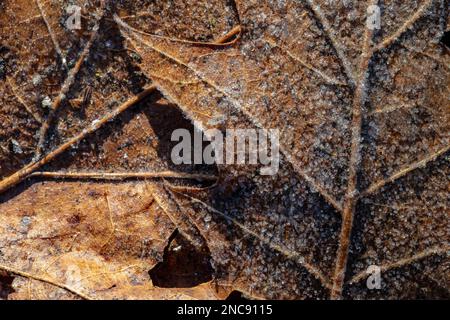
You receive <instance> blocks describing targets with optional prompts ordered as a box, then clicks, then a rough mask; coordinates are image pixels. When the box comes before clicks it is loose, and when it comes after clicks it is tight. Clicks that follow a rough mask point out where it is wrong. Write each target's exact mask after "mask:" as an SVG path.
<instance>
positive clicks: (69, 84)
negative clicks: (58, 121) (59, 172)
mask: <svg viewBox="0 0 450 320" xmlns="http://www.w3.org/2000/svg"><path fill="white" fill-rule="evenodd" d="M104 8H105V1H102V9H103V10H102V16H101V17H100V18H99V19H98V20H97V23H96V24H95V26H94V28H93V31H92V33H91V37H90V38H89V41H88V42H87V44H86V45H85V47H84V49H83V51H82V52H81V54H80V56H79V58H78V60H77V62H76V63H75V66H74V67H73V68H72V69H71V70H70V71H69V74H68V75H67V78H66V80H65V81H64V83H63V85H62V87H61V90H60V92H59V94H58V96H57V97H56V99H55V100H54V101H53V103H52V105H51V108H50V112H49V114H48V117H47V119H46V120H45V122H44V123H43V124H42V127H41V130H40V132H39V141H38V144H37V147H36V153H35V159H38V158H40V156H41V154H42V150H43V149H44V144H45V140H46V138H47V132H48V130H49V128H50V126H51V125H52V122H53V120H54V118H55V116H56V112H57V111H58V109H59V107H60V106H61V103H62V102H63V101H64V100H65V98H66V95H67V93H68V92H69V90H70V88H71V87H72V84H73V83H74V81H75V77H76V75H77V74H78V72H79V71H80V68H81V66H82V65H83V63H84V61H85V59H86V57H87V56H88V55H89V52H90V51H91V47H92V45H93V43H94V41H95V39H96V38H97V35H98V30H99V28H100V26H99V24H100V21H101V20H102V18H103V14H104V13H105V10H104Z"/></svg>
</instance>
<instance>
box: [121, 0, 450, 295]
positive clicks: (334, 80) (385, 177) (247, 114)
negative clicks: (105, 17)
mask: <svg viewBox="0 0 450 320" xmlns="http://www.w3.org/2000/svg"><path fill="white" fill-rule="evenodd" d="M370 4H371V5H377V4H378V3H377V2H375V1H374V2H373V3H369V4H367V3H358V4H350V3H348V2H339V4H336V3H333V4H331V3H330V2H327V1H313V0H309V1H263V2H261V1H258V2H256V1H236V7H237V11H238V15H239V21H240V24H241V25H240V27H241V29H242V33H241V34H240V35H239V37H238V38H237V39H234V40H233V41H230V42H229V43H227V44H215V43H212V42H203V43H199V42H197V41H192V40H184V39H174V38H170V37H167V36H161V35H159V34H158V35H156V34H150V33H145V32H143V31H141V30H142V29H144V28H143V27H142V23H140V22H139V20H137V21H133V22H130V23H131V24H132V25H133V26H134V27H133V26H130V25H129V24H127V23H126V22H124V21H123V20H121V19H120V18H119V17H118V16H117V17H116V21H117V23H118V24H119V25H120V28H121V31H122V34H123V35H124V36H125V37H126V38H127V39H128V40H129V41H130V43H131V44H132V45H133V46H134V47H135V49H136V50H137V51H138V52H139V53H140V55H141V56H142V58H143V59H142V63H141V68H142V69H143V70H144V71H145V73H146V74H147V75H148V76H149V77H151V78H152V80H153V81H154V83H155V84H156V85H157V86H158V88H159V90H160V91H161V92H162V93H163V94H164V96H165V97H166V98H167V99H169V100H170V101H172V102H173V103H175V104H177V105H179V106H180V108H181V109H182V110H183V111H184V112H185V113H186V115H187V117H188V118H190V119H191V120H192V122H193V123H194V124H195V125H196V126H197V128H199V129H201V130H206V129H208V128H219V129H222V130H225V129H230V128H255V127H259V128H264V129H270V128H278V129H279V130H280V136H281V137H280V149H281V153H282V159H281V168H280V171H279V172H278V174H277V175H275V176H272V177H267V176H261V175H259V173H258V170H257V169H258V168H255V167H254V166H253V167H251V166H244V167H242V166H241V167H237V166H234V167H233V166H222V167H220V168H219V170H220V176H221V177H220V178H221V179H220V182H219V183H218V184H217V186H215V187H213V188H209V189H206V190H203V191H201V192H195V193H188V192H186V191H184V192H180V191H178V190H177V189H175V191H174V194H175V195H176V197H177V198H178V202H179V204H180V205H181V206H182V208H184V210H186V212H187V213H188V214H189V216H190V217H191V219H192V220H193V221H194V222H195V224H196V225H197V226H198V228H199V229H200V231H201V233H202V234H203V236H204V237H205V239H206V240H207V242H208V246H209V248H210V250H211V253H212V256H213V259H214V268H215V270H216V273H217V276H218V277H219V278H221V279H222V280H223V282H224V283H225V284H228V285H230V284H231V285H232V286H233V287H234V288H236V289H237V290H241V291H242V292H245V293H248V294H250V295H253V296H256V297H265V298H325V297H330V296H331V297H332V298H340V297H346V298H362V297H364V298H368V297H382V298H391V299H394V298H402V297H403V298H405V297H419V296H425V297H430V298H431V297H444V296H448V286H447V285H444V286H442V284H440V283H439V282H437V281H434V280H432V279H433V273H434V272H437V271H436V270H440V272H443V273H444V274H445V275H446V276H444V277H447V278H448V271H442V270H443V269H440V268H441V265H442V264H443V263H445V261H447V258H446V255H447V252H448V250H449V246H448V240H449V233H448V211H447V208H448V197H447V196H446V195H447V193H448V146H449V141H448V132H449V131H448V129H449V127H448V115H449V113H448V97H449V91H448V90H449V89H448V88H449V86H448V84H449V79H450V77H449V60H448V54H446V51H445V50H446V49H445V48H444V47H443V45H442V44H440V42H439V41H440V39H441V37H442V36H443V33H444V31H445V29H446V26H445V25H444V24H443V23H442V21H443V20H445V14H446V13H445V5H443V4H442V2H441V1H414V2H410V3H408V5H404V4H401V3H397V2H392V3H386V4H384V3H383V4H380V5H381V6H382V15H381V26H382V27H381V29H380V30H371V28H369V27H368V25H367V15H368V10H367V9H368V5H370ZM138 29H141V30H138ZM220 120H222V121H220ZM422 167H426V169H421V168H422ZM169 189H172V190H174V189H173V188H169ZM371 265H375V266H378V267H380V269H381V271H382V277H383V281H382V287H381V290H380V291H377V290H369V289H368V288H367V287H366V286H365V285H363V284H361V282H362V280H365V279H366V278H367V276H368V275H370V274H366V271H367V270H368V267H370V266H371ZM399 270H401V271H399ZM399 273H401V276H399V275H398V274H399ZM419 291H420V292H419Z"/></svg>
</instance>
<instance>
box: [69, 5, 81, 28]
mask: <svg viewBox="0 0 450 320" xmlns="http://www.w3.org/2000/svg"><path fill="white" fill-rule="evenodd" d="M66 12H67V13H68V14H69V15H70V16H69V18H67V20H66V27H67V29H69V30H80V29H81V7H79V6H77V5H70V6H67V8H66Z"/></svg>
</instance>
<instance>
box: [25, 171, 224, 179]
mask: <svg viewBox="0 0 450 320" xmlns="http://www.w3.org/2000/svg"><path fill="white" fill-rule="evenodd" d="M29 177H42V178H54V179H89V180H91V179H94V180H117V181H123V180H128V179H154V178H172V179H189V180H198V181H215V180H217V177H216V176H212V175H207V174H195V173H184V172H175V171H159V172H158V171H155V172H34V173H32V174H30V175H29Z"/></svg>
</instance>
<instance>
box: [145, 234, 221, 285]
mask: <svg viewBox="0 0 450 320" xmlns="http://www.w3.org/2000/svg"><path fill="white" fill-rule="evenodd" d="M210 259H211V257H210V253H209V250H208V248H207V247H203V248H200V249H197V248H195V247H194V246H193V245H192V244H191V243H190V242H189V241H188V240H187V239H186V238H184V237H183V236H182V235H181V234H180V233H179V232H178V231H177V230H176V231H175V232H174V233H173V234H172V236H171V237H170V239H169V244H168V245H167V247H166V248H165V249H164V255H163V261H162V262H160V263H158V264H157V265H156V266H155V267H154V268H153V269H152V270H150V271H149V274H150V278H151V279H152V282H153V285H155V286H157V287H161V288H191V287H195V286H198V285H200V284H202V283H205V282H208V281H211V279H212V274H213V269H212V267H211V263H210Z"/></svg>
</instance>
